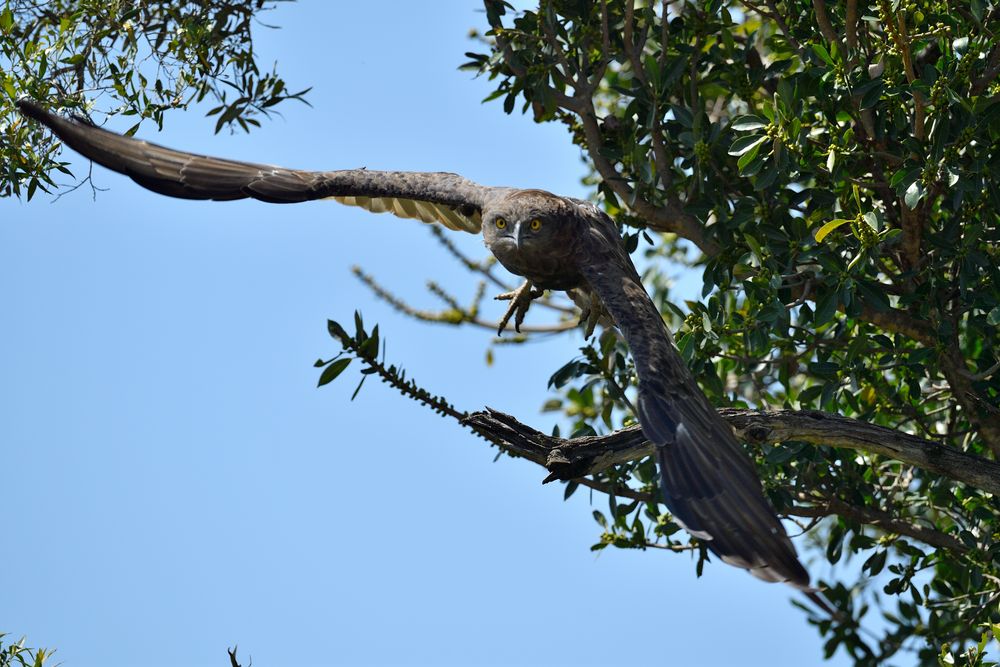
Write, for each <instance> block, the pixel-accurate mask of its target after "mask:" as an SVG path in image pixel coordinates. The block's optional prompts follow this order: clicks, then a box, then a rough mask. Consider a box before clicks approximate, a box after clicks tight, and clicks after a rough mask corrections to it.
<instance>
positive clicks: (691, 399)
mask: <svg viewBox="0 0 1000 667" xmlns="http://www.w3.org/2000/svg"><path fill="white" fill-rule="evenodd" d="M594 223H595V224H592V225H590V226H589V228H588V230H587V232H586V234H585V239H584V242H583V245H582V252H583V253H584V257H583V258H582V259H583V261H581V262H580V265H581V268H580V270H581V272H582V273H583V275H584V277H585V278H586V280H587V282H588V283H589V284H590V287H591V289H593V290H594V291H595V292H596V293H597V294H598V296H599V297H600V298H601V300H602V301H603V302H604V306H605V307H606V308H607V310H608V312H609V313H611V316H612V317H613V318H614V320H615V323H616V324H617V325H618V328H619V329H620V330H621V332H622V334H623V335H624V336H625V340H626V341H627V342H628V344H629V347H630V349H631V352H632V357H633V359H634V360H635V366H636V371H637V372H638V375H639V396H638V405H637V409H638V412H639V415H638V417H639V422H640V423H641V424H642V432H643V434H644V435H645V436H646V437H647V438H649V440H650V441H651V442H652V443H653V444H654V445H656V456H657V461H658V463H659V467H660V482H661V492H662V494H663V500H664V502H665V503H666V505H667V507H668V508H669V509H670V511H671V513H673V515H674V517H675V518H676V519H677V520H678V521H680V522H681V523H682V524H683V525H684V527H685V528H686V529H687V530H688V532H690V533H691V534H692V535H694V536H696V537H698V538H700V539H702V540H705V544H706V545H707V546H708V548H709V549H711V550H712V551H713V552H715V553H716V554H717V555H718V556H719V557H720V558H721V559H722V560H723V561H725V562H726V563H729V564H730V565H735V566H737V567H741V568H744V569H747V570H749V571H750V572H751V574H753V575H754V576H756V577H759V578H761V579H764V580H766V581H784V582H788V583H790V584H792V585H794V586H797V587H799V588H804V589H808V587H809V574H808V573H807V572H806V570H805V568H803V567H802V564H801V563H799V560H798V557H797V556H796V553H795V547H794V546H793V545H792V542H791V540H789V539H788V535H787V534H786V533H785V529H784V527H783V526H782V525H781V522H780V521H779V520H778V518H777V517H776V516H775V512H774V509H773V508H772V507H771V505H770V503H768V501H767V499H766V498H765V497H764V493H763V490H762V489H761V484H760V480H759V479H758V478H757V473H756V471H755V469H754V467H753V464H752V462H751V461H750V459H749V457H748V456H747V454H746V452H744V451H743V450H742V449H741V448H740V446H739V443H737V441H736V437H735V436H734V435H733V431H732V429H731V428H729V426H728V425H727V424H726V423H725V422H724V421H723V420H722V418H721V417H720V416H719V414H718V413H717V412H716V411H715V409H714V408H713V407H712V405H711V404H710V403H709V402H708V399H707V398H706V397H705V394H703V393H702V391H701V389H699V388H698V385H697V384H696V383H695V381H694V378H693V377H692V376H691V373H690V371H689V370H688V368H687V366H686V365H685V364H684V360H683V359H682V358H681V356H680V353H679V352H678V351H677V348H676V347H674V344H673V341H672V340H671V339H670V334H669V333H668V331H667V328H666V326H665V325H664V323H663V318H662V317H661V315H660V313H659V312H658V311H657V309H656V306H655V305H654V304H653V302H652V300H651V299H650V298H649V295H648V294H647V293H646V290H645V288H644V287H643V286H642V282H641V281H640V279H639V275H638V273H637V272H636V270H635V267H634V266H633V265H632V261H631V259H630V258H629V256H628V254H627V253H626V252H625V250H624V248H622V246H621V242H620V241H619V238H618V234H617V231H616V230H615V229H614V225H613V224H612V223H611V222H610V220H607V219H606V218H605V219H604V220H599V219H597V217H596V216H595V220H594Z"/></svg>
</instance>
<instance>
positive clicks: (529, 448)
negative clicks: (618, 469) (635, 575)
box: [461, 408, 1000, 493]
mask: <svg viewBox="0 0 1000 667" xmlns="http://www.w3.org/2000/svg"><path fill="white" fill-rule="evenodd" d="M719 414H720V415H721V416H722V417H723V419H725V420H726V421H728V422H729V424H730V426H732V427H733V428H734V430H735V431H736V437H737V438H739V439H740V440H743V441H745V442H749V443H752V444H770V443H776V442H784V441H788V440H796V441H799V442H807V443H810V444H814V445H829V446H831V447H844V448H848V449H854V450H859V451H864V452H869V453H872V454H879V455H881V456H885V457H887V458H890V459H894V460H896V461H901V462H903V463H908V464H910V465H914V466H917V467H919V468H922V469H924V470H927V471H929V472H933V473H937V474H939V475H944V476H945V477H948V478H950V479H953V480H956V481H958V482H963V483H965V484H969V485H970V486H974V487H976V488H979V489H982V490H984V491H988V492H990V493H1000V464H997V463H994V462H993V461H990V460H988V459H985V458H982V457H980V456H977V455H975V454H969V453H966V452H961V451H958V450H956V449H953V448H950V447H946V446H944V445H942V444H941V443H938V442H934V441H932V440H925V439H923V438H919V437H917V436H914V435H909V434H907V433H901V432H898V431H894V430H892V429H889V428H885V427H883V426H878V425H876V424H869V423H866V422H862V421H858V420H856V419H849V418H847V417H841V416H838V415H833V414H829V413H826V412H820V411H817V410H802V411H794V410H778V411H774V412H759V411H756V410H742V409H735V408H723V409H721V410H719ZM461 423H462V424H463V425H465V426H468V427H469V428H471V429H472V430H473V431H475V432H476V433H478V434H480V435H482V436H484V437H486V438H487V439H489V440H491V441H493V442H496V443H498V444H500V445H501V446H503V447H504V449H505V450H507V451H508V452H509V453H511V454H513V455H515V456H520V457H523V458H526V459H528V460H531V461H534V462H535V463H538V464H539V465H541V466H543V467H545V468H546V469H547V470H549V472H550V473H551V474H550V475H549V476H548V477H547V478H546V479H545V481H546V482H549V481H553V480H556V479H564V480H568V479H575V478H578V477H583V476H585V475H590V474H593V473H596V472H600V471H601V470H604V469H605V468H608V467H610V466H612V465H614V464H616V463H624V462H626V461H632V460H635V459H638V458H642V457H643V456H648V455H649V454H652V452H653V446H652V445H651V444H649V442H648V441H647V440H646V438H645V436H643V434H642V431H641V430H640V428H639V427H638V426H632V427H629V428H626V429H622V430H620V431H615V432H614V433H611V434H609V435H605V436H587V437H581V438H573V439H571V440H567V439H565V438H557V437H553V436H549V435H545V434H544V433H542V432H540V431H537V430H535V429H534V428H532V427H530V426H528V425H527V424H522V423H521V422H519V421H517V420H516V419H514V418H513V417H511V416H510V415H507V414H504V413H502V412H499V411H497V410H492V409H490V408H487V409H486V410H482V411H479V412H474V413H472V414H470V415H469V416H468V417H466V418H465V419H463V420H462V422H461Z"/></svg>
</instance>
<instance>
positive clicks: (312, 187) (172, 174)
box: [17, 100, 506, 234]
mask: <svg viewBox="0 0 1000 667" xmlns="http://www.w3.org/2000/svg"><path fill="white" fill-rule="evenodd" d="M17 106H18V108H19V109H20V110H21V113H23V114H24V115H26V116H29V117H31V118H34V119H35V120H38V121H40V122H42V123H44V124H45V125H46V126H48V127H49V129H51V130H52V131H53V132H54V133H55V134H56V136H58V137H59V138H60V139H62V140H63V142H64V143H65V144H66V145H67V146H69V147H71V148H73V149H74V150H76V151H78V152H79V153H81V154H82V155H83V156H85V157H88V158H90V159H91V160H93V161H94V162H96V163H98V164H101V165H104V166H105V167H107V168H108V169H112V170H114V171H117V172H119V173H122V174H125V175H126V176H129V177H130V178H131V179H132V180H134V181H135V182H136V183H138V184H139V185H141V186H143V187H144V188H148V189H150V190H153V191H154V192H159V193H160V194H164V195H169V196H171V197H181V198H184V199H216V200H231V199H245V198H248V197H250V198H253V199H260V200H262V201H266V202H272V203H278V204H289V203H295V202H302V201H309V200H312V199H326V198H332V199H335V200H337V201H339V202H340V203H342V204H347V205H349V206H360V207H362V208H365V209H367V210H369V211H372V212H374V213H392V214H394V215H397V216H399V217H401V218H414V219H417V220H421V221H423V222H438V223H441V224H442V225H444V226H445V227H448V228H449V229H454V230H460V231H465V232H470V233H473V234H475V233H478V232H479V231H480V229H481V228H482V219H481V212H482V208H483V205H484V204H485V203H486V200H487V199H488V198H489V197H491V196H492V195H494V194H496V193H498V192H501V191H503V190H506V188H490V187H486V186H482V185H478V184H477V183H473V182H472V181H469V180H467V179H465V178H462V177H461V176H459V175H458V174H448V173H419V172H403V171H369V170H367V169H347V170H342V171H301V170H298V169H285V168H284V167H275V166H271V165H265V164H254V163H250V162H238V161H236V160H225V159H222V158H215V157H210V156H207V155H197V154H195V153H185V152H183V151H175V150H172V149H170V148H164V147H163V146H158V145H156V144H151V143H149V142H148V141H142V140H139V139H133V138H132V137H125V136H122V135H120V134H115V133H114V132H108V131H107V130H104V129H101V128H99V127H96V126H94V125H90V124H89V123H86V122H83V121H80V120H77V119H71V118H63V117H62V116H57V115H56V114H53V113H51V112H49V111H46V110H45V109H43V108H41V107H40V106H38V105H37V104H35V103H34V102H30V101H27V100H20V101H18V103H17Z"/></svg>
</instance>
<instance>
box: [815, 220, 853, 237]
mask: <svg viewBox="0 0 1000 667" xmlns="http://www.w3.org/2000/svg"><path fill="white" fill-rule="evenodd" d="M849 222H850V220H848V219H847V218H836V219H835V220H831V221H830V222H828V223H826V224H825V225H823V226H822V227H820V228H819V229H817V230H816V234H815V237H816V243H822V242H823V239H825V238H826V237H827V236H828V235H829V234H830V232H832V231H833V230H835V229H836V228H837V227H840V226H841V225H844V224H847V223H849Z"/></svg>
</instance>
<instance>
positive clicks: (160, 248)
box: [0, 0, 847, 667]
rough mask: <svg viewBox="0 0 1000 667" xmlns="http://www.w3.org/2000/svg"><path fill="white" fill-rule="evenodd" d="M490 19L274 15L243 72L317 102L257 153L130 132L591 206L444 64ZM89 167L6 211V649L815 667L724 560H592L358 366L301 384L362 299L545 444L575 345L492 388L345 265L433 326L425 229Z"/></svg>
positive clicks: (2, 278)
mask: <svg viewBox="0 0 1000 667" xmlns="http://www.w3.org/2000/svg"><path fill="white" fill-rule="evenodd" d="M427 7H433V8H432V9H427ZM479 8H480V5H479V4H478V3H476V2H474V1H473V0H469V1H466V2H457V1H452V2H440V3H432V4H431V3H412V2H401V1H400V2H388V3H377V6H376V5H375V4H371V3H346V2H337V3H333V2H331V3H319V2H302V3H298V4H292V5H287V6H283V7H281V8H280V9H279V10H278V11H276V12H274V13H273V14H271V15H269V16H267V17H266V18H265V20H266V22H267V23H271V24H277V25H279V26H281V30H278V31H271V30H265V29H261V30H259V31H258V48H259V52H260V59H261V61H262V62H263V63H265V64H269V63H270V62H272V61H274V60H277V61H278V64H279V68H280V70H281V72H282V73H283V74H284V75H285V77H286V78H287V80H288V81H289V84H290V85H291V86H292V87H293V88H299V87H305V86H308V85H312V86H314V90H313V92H312V93H311V94H310V96H309V100H310V101H311V103H312V105H313V106H312V108H310V107H307V106H305V105H299V104H295V103H292V104H289V105H288V106H283V107H280V108H281V109H282V110H283V112H284V114H285V117H284V119H275V120H273V121H271V122H265V124H264V127H263V128H261V129H259V130H257V131H255V132H253V133H252V134H250V135H234V136H228V135H219V136H215V135H213V134H212V128H213V122H212V121H211V120H209V119H205V118H204V117H203V116H202V115H201V113H200V112H192V113H189V114H188V115H187V116H184V117H182V115H180V114H175V115H172V116H170V117H169V118H168V120H167V127H166V128H165V131H164V132H163V133H162V134H159V135H157V134H156V133H155V127H154V126H153V125H152V124H150V125H149V126H144V127H143V129H142V130H141V134H142V136H146V137H149V138H151V139H153V140H154V141H157V142H160V143H165V144H168V145H173V146H176V147H179V148H187V149H193V150H197V151H200V152H206V153H212V154H218V155H223V156H228V157H235V158H244V159H250V160H254V161H263V162H271V163H277V164H285V165H288V166H295V167H306V168H317V169H319V168H327V169H336V168H346V167H360V166H367V167H370V168H387V169H412V170H426V171H432V170H448V171H458V172H461V173H463V174H464V175H466V176H467V177H469V178H472V179H474V180H477V181H480V182H483V183H488V184H495V185H516V186H533V187H541V188H544V189H548V190H552V191H554V192H558V193H562V194H567V195H574V196H585V195H586V194H587V191H586V189H584V188H583V186H581V185H580V183H579V180H580V177H581V176H582V175H583V174H584V173H585V167H584V165H583V164H582V163H581V160H580V155H579V151H578V150H577V149H576V148H575V147H573V146H572V145H571V144H570V142H569V141H568V138H567V136H566V134H565V132H564V131H563V130H562V129H561V128H560V127H559V126H557V125H549V126H538V125H535V124H534V123H533V122H532V121H531V120H530V118H527V117H523V116H520V115H515V116H506V115H504V114H503V111H502V108H501V106H500V104H498V103H491V104H486V105H483V104H481V103H480V100H482V98H483V97H485V96H486V95H487V93H488V92H489V91H490V85H489V82H488V81H486V80H485V79H479V80H476V79H473V78H472V76H471V74H469V73H467V72H459V71H458V70H457V69H456V68H457V66H458V65H459V64H460V63H462V62H463V61H464V60H465V59H464V57H463V52H465V51H468V50H471V49H472V48H474V47H475V44H473V43H472V42H470V41H469V40H468V38H467V34H468V31H469V29H470V28H472V27H476V28H479V29H483V28H484V26H485V17H484V16H483V15H482V13H480V12H479V11H477V10H479ZM129 124H130V123H129V122H128V121H124V120H117V121H115V122H113V123H112V127H115V128H117V129H124V128H125V127H127V126H128V125H129ZM67 155H68V154H67ZM73 159H74V165H75V168H76V170H77V173H80V174H82V173H84V172H85V169H86V167H87V165H86V164H85V163H83V162H81V161H79V160H76V159H75V158H73ZM94 175H95V182H96V183H97V184H98V185H99V186H101V187H106V188H108V190H107V191H105V192H101V193H99V194H98V195H97V198H96V201H95V200H94V199H93V198H92V197H91V195H90V191H89V190H88V189H87V188H81V189H80V190H78V191H76V192H74V193H72V194H69V195H66V196H65V197H63V198H62V199H60V200H59V201H57V202H54V203H52V202H51V201H50V198H48V197H46V196H44V195H40V196H38V197H36V199H35V200H34V201H32V202H31V203H30V204H24V203H18V202H16V201H0V220H2V224H0V285H2V286H3V311H4V313H3V333H2V334H0V336H2V341H3V346H2V352H0V374H2V378H3V381H2V385H0V392H2V396H0V442H2V443H3V453H4V454H3V459H4V466H3V467H4V474H3V483H2V484H0V507H2V508H3V518H4V520H3V528H4V535H5V537H4V549H3V561H2V567H0V591H2V598H0V631H6V632H10V633H13V634H14V635H15V636H19V635H22V634H23V635H26V636H27V639H28V643H29V644H31V645H36V646H37V645H43V646H49V647H54V648H56V649H58V652H57V654H56V658H57V659H58V660H59V661H61V664H63V665H65V666H66V667H83V666H88V667H89V666H102V667H111V666H115V665H136V664H143V665H145V666H146V667H156V666H160V665H180V664H183V665H195V666H202V665H204V666H210V665H216V666H219V667H223V666H224V665H227V664H228V661H227V660H228V659H227V657H226V647H227V646H232V645H234V644H239V647H240V655H241V657H242V659H243V662H244V665H245V664H247V663H248V662H249V659H250V658H251V657H252V658H253V664H254V665H257V666H259V667H276V666H278V665H290V664H298V665H417V664H432V665H463V666H464V665H560V664H567V665H568V664H572V665H590V664H593V665H597V664H601V665H609V664H626V663H638V662H642V663H644V664H660V665H668V664H696V665H733V664H740V665H764V664H767V665H774V666H781V665H788V666H793V665H794V666H795V667H800V666H801V665H803V664H817V663H819V662H820V656H821V640H820V639H819V638H818V636H817V635H816V633H815V631H814V630H813V629H811V628H809V627H807V626H806V625H805V623H804V619H803V616H802V614H801V613H800V612H798V611H797V610H795V609H793V608H792V607H791V605H790V603H789V600H790V598H791V596H792V594H793V591H792V590H791V589H790V588H787V587H781V586H774V585H766V584H763V583H761V582H758V581H756V580H754V579H752V578H751V577H750V576H749V575H747V574H745V573H743V572H740V571H738V570H735V569H733V568H729V567H724V566H721V565H713V566H710V567H708V568H707V569H706V573H705V575H704V576H703V577H702V578H701V579H696V577H695V575H694V566H693V563H692V562H691V561H690V560H689V559H688V557H687V556H676V555H669V554H663V553H653V552H646V553H641V552H631V551H630V552H623V551H616V550H611V549H609V550H606V551H604V552H603V553H601V554H600V555H595V554H593V553H591V552H590V551H589V546H590V545H591V544H592V543H593V542H594V541H595V540H596V538H597V535H598V533H599V528H598V527H597V525H596V524H595V523H594V522H593V520H592V518H591V507H590V501H589V499H588V496H587V494H586V493H583V492H579V493H578V494H577V495H576V497H574V498H573V499H572V500H571V501H570V502H563V501H562V488H561V487H560V486H558V485H547V486H542V485H541V480H542V478H543V477H544V476H545V472H544V471H543V470H542V469H541V468H539V467H537V466H535V465H533V464H529V463H526V462H523V461H513V460H511V459H507V458H505V459H501V460H500V461H498V462H496V463H493V458H494V455H495V453H496V450H494V449H490V448H488V447H487V446H486V444H485V443H484V441H482V440H480V439H478V438H476V437H474V436H473V435H471V434H470V433H469V432H468V431H465V430H463V429H462V428H460V427H459V426H458V425H457V424H455V423H454V422H451V421H447V420H444V419H442V418H440V417H437V416H435V415H434V414H432V413H431V412H429V411H427V410H425V409H422V408H420V407H419V406H417V405H415V404H414V403H412V402H410V401H408V400H406V399H404V398H402V397H401V396H399V395H398V394H396V393H395V392H394V391H392V390H390V389H388V388H386V387H385V386H384V385H379V384H377V383H369V384H367V385H366V387H365V388H364V389H363V390H362V392H361V394H360V396H359V397H358V399H357V400H355V401H354V402H353V403H352V402H350V401H349V397H350V394H351V391H352V390H353V389H354V384H355V381H356V378H357V375H356V368H353V367H352V368H351V369H350V370H349V371H348V372H347V374H346V375H345V377H344V378H343V379H342V380H340V381H338V382H336V383H335V384H333V385H331V386H328V387H325V388H322V389H316V387H315V385H316V379H317V371H316V370H315V369H314V368H312V362H313V361H314V360H315V359H316V358H317V357H329V356H331V354H332V353H333V352H334V351H335V350H336V346H335V344H334V343H333V341H332V340H330V339H329V337H328V336H327V334H326V328H325V322H326V319H327V318H333V319H338V320H341V321H343V322H345V323H346V322H348V321H349V320H350V318H351V315H352V313H353V311H354V310H355V309H360V310H362V312H363V313H364V316H365V319H366V321H368V322H379V323H380V324H381V330H382V334H383V336H384V337H386V338H387V339H388V344H389V345H388V351H389V355H390V358H391V359H393V360H395V361H403V362H404V363H405V365H406V367H407V369H408V371H409V373H410V374H411V375H412V376H414V377H416V378H418V379H419V380H420V381H421V382H422V383H423V384H424V385H425V386H427V387H428V388H429V389H431V390H432V391H436V392H440V393H443V394H444V395H446V396H448V397H449V398H450V399H452V400H453V401H454V402H456V403H457V405H458V407H460V408H462V409H470V410H471V409H476V408H478V407H481V406H483V405H490V406H493V407H496V408H498V409H502V410H505V411H507V412H511V413H513V414H514V415H516V416H518V417H519V418H521V419H522V420H524V421H527V422H529V423H532V424H534V425H536V426H538V427H539V428H542V429H548V428H549V427H550V426H551V424H552V419H553V417H552V416H551V415H545V414H541V413H540V407H541V405H542V403H543V402H544V400H545V399H546V398H547V397H548V395H549V394H548V392H547V390H546V380H547V379H548V377H549V375H550V374H551V373H552V372H553V371H554V370H555V369H556V368H558V367H559V366H560V365H561V364H562V363H563V362H564V361H565V360H566V359H567V358H568V357H569V356H571V355H572V354H573V353H574V351H575V348H576V347H577V346H578V345H579V344H580V340H581V339H580V336H579V334H575V338H569V337H567V338H563V339H560V340H555V341H550V342H546V343H540V344H533V345H529V346H522V347H503V348H500V349H498V350H497V351H496V357H497V359H496V363H495V364H494V365H493V366H487V365H486V363H485V352H486V350H487V348H488V346H489V343H490V340H491V337H490V334H489V333H488V332H486V331H482V330H474V329H457V330H456V329H451V328H447V327H442V326H434V325H427V324H419V323H415V322H413V321H411V320H408V319H406V318H405V317H403V316H401V315H399V314H398V313H396V312H394V311H392V310H391V309H389V308H387V307H386V306H385V305H384V304H382V303H380V302H378V301H377V300H375V299H374V298H373V297H372V295H371V294H370V293H369V292H368V291H367V290H366V289H365V288H363V287H362V286H361V285H359V284H358V282H357V281H356V280H355V279H354V278H353V277H352V276H351V274H350V271H349V269H350V267H351V266H352V265H353V264H360V265H361V266H363V267H364V268H365V269H366V270H367V271H369V272H370V273H373V274H375V275H376V276H377V277H378V278H379V280H380V281H382V282H383V283H384V284H385V285H387V286H389V287H391V288H392V289H393V290H395V291H397V292H398V293H399V294H400V295H402V296H404V297H406V298H408V299H409V300H410V301H411V303H413V304H414V305H416V306H418V307H424V308H436V307H438V306H439V303H438V302H437V301H436V300H435V299H434V297H433V296H431V295H429V294H428V293H427V292H426V290H425V288H424V283H425V281H426V280H427V279H434V280H437V281H438V282H440V283H442V284H444V285H447V286H449V287H450V288H452V290H453V291H454V292H455V293H457V294H459V295H461V296H463V297H464V298H468V297H469V296H471V294H472V293H473V290H474V287H475V281H474V280H473V279H472V278H471V277H470V276H469V274H467V273H466V272H464V270H462V269H461V268H460V267H458V266H456V265H455V264H454V263H453V262H452V261H450V259H449V257H448V255H447V254H446V253H445V252H444V251H443V250H442V249H441V248H440V246H439V245H438V244H437V243H436V242H435V241H434V240H433V238H432V237H431V235H430V234H429V233H428V231H427V230H426V229H425V228H424V227H423V226H422V225H420V224H418V223H416V222H412V221H401V220H398V219H396V218H393V217H391V216H387V215H381V216H376V215H371V214H368V213H364V212H361V211H357V210H353V209H348V208H345V207H341V206H338V205H336V204H333V203H328V202H319V203H313V204H306V205H298V206H283V207H280V206H269V205H266V204H261V203H256V202H233V203H212V202H187V201H179V200H170V199H166V198H162V197H159V196H157V195H154V194H152V193H149V192H146V191H143V190H141V189H140V188H138V187H137V186H135V185H134V184H132V182H131V181H129V180H127V179H124V178H121V177H118V176H116V175H114V174H111V173H109V172H107V171H106V170H103V169H100V168H95V174H94ZM458 240H459V241H460V242H461V243H462V244H463V245H462V247H463V248H465V249H466V250H468V251H469V252H470V253H474V254H476V255H477V256H479V255H482V254H483V253H484V252H485V250H484V249H483V248H482V243H481V241H480V240H479V239H478V238H477V237H472V236H467V237H463V238H459V239H458ZM594 502H595V506H596V507H597V508H599V509H605V508H606V502H605V501H604V499H603V497H595V501H594ZM811 569H812V571H813V574H814V576H816V575H825V574H826V570H825V568H824V567H823V566H822V564H816V563H813V564H811ZM833 664H847V662H846V661H845V660H843V659H842V657H841V660H839V661H836V660H835V661H834V662H833Z"/></svg>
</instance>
